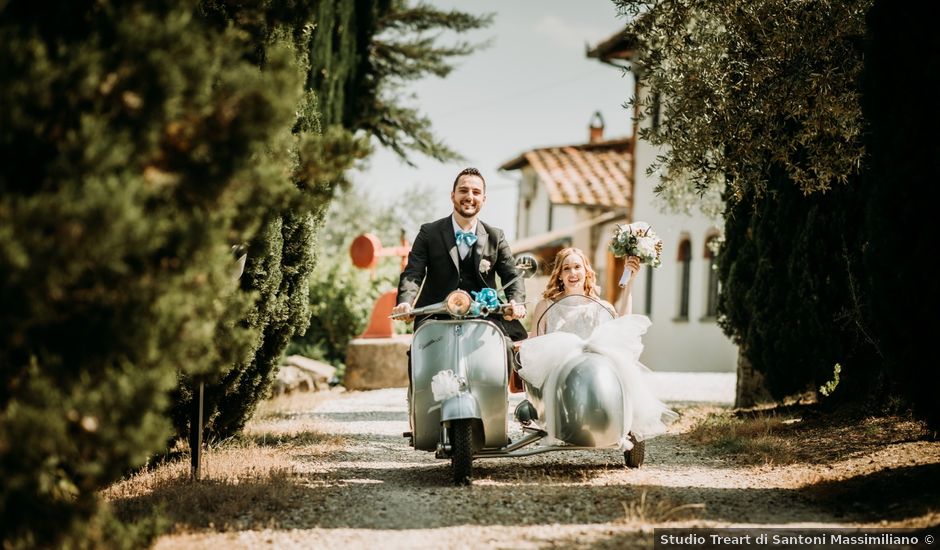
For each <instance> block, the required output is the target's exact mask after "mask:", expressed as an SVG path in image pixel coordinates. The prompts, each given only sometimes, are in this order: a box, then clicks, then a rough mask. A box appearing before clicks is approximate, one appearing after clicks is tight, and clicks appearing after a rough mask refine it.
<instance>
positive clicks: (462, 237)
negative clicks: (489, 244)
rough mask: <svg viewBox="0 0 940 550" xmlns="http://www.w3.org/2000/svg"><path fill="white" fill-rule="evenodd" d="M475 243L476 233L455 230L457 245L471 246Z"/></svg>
mask: <svg viewBox="0 0 940 550" xmlns="http://www.w3.org/2000/svg"><path fill="white" fill-rule="evenodd" d="M476 242H477V236H476V233H471V232H469V231H461V230H459V229H458V230H457V244H461V243H463V244H465V245H467V246H473V245H474V243H476Z"/></svg>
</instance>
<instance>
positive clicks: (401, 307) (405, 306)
mask: <svg viewBox="0 0 940 550" xmlns="http://www.w3.org/2000/svg"><path fill="white" fill-rule="evenodd" d="M409 311H411V304H409V303H408V302H402V303H400V304H398V305H397V306H395V307H394V308H392V315H394V314H396V313H408V312H409ZM397 320H398V321H404V322H406V323H410V322H412V321H414V320H415V316H414V315H408V316H405V317H399V318H398V319H397Z"/></svg>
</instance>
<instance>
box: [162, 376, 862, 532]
mask: <svg viewBox="0 0 940 550" xmlns="http://www.w3.org/2000/svg"><path fill="white" fill-rule="evenodd" d="M655 386H656V388H657V389H658V390H659V394H660V395H661V396H662V397H664V400H666V401H667V402H668V403H670V404H671V405H672V406H674V407H675V408H676V409H678V410H679V411H680V412H681V413H682V418H681V419H680V421H679V422H678V423H677V424H676V425H674V426H673V428H672V429H671V430H670V433H668V434H666V435H663V436H660V437H658V438H655V439H653V440H650V441H649V442H648V445H647V459H646V463H645V464H644V466H643V467H642V468H640V469H638V470H627V469H625V468H624V467H623V456H622V453H619V452H616V451H597V452H591V451H569V452H560V453H548V454H542V455H536V456H530V457H525V458H515V459H485V460H475V461H474V484H473V485H472V486H470V487H454V486H452V485H451V483H450V476H451V472H450V462H449V461H444V460H437V459H435V458H434V457H433V455H432V454H431V453H427V452H421V451H414V450H412V449H411V448H410V447H409V446H408V445H407V443H406V440H405V439H404V438H403V437H402V435H401V434H402V432H403V431H405V430H407V426H408V423H407V418H406V412H405V390H404V389H386V390H377V391H369V392H350V393H345V394H340V395H339V396H337V397H336V398H334V399H330V400H327V401H325V402H323V403H321V404H320V405H319V406H318V407H317V408H316V409H315V410H312V411H310V412H309V413H306V415H305V416H306V417H307V418H306V420H308V421H309V420H310V419H315V420H316V421H317V422H318V424H319V425H320V426H321V427H322V429H323V430H324V431H328V432H331V433H339V434H343V435H344V436H345V439H346V442H347V443H346V445H345V446H343V448H342V449H341V450H339V451H337V452H334V453H331V454H330V455H329V456H327V457H309V458H307V459H303V458H301V460H306V462H305V463H304V464H303V467H302V468H299V469H298V471H302V472H303V474H302V476H301V479H302V482H303V484H304V485H305V486H306V487H309V488H310V491H309V497H307V498H306V499H305V500H304V502H302V504H301V505H300V506H299V509H296V510H290V511H287V512H286V513H285V515H284V517H283V519H281V520H280V521H279V522H278V525H277V528H272V529H267V530H252V531H238V532H229V533H202V534H189V535H176V536H172V537H165V538H162V539H160V541H158V548H183V547H186V548H193V547H205V548H209V547H220V546H225V547H243V548H256V547H271V548H318V549H319V548H342V549H351V548H474V549H479V548H554V547H565V548H568V547H573V546H578V547H597V548H624V547H635V546H637V545H641V546H644V547H650V546H651V541H652V528H653V526H654V525H660V526H662V525H668V526H670V527H681V526H689V525H707V526H729V525H758V526H765V527H766V526H773V525H788V526H791V527H792V526H794V525H806V526H809V525H839V524H844V523H840V520H839V519H838V518H835V517H833V516H832V515H831V514H830V513H829V511H827V510H826V509H825V508H823V507H820V506H817V505H814V503H813V502H810V501H808V500H806V499H805V498H804V496H803V495H802V493H801V492H800V491H799V490H798V489H799V487H800V486H801V485H802V484H803V483H804V482H805V481H806V475H807V473H806V471H804V470H801V469H800V468H796V469H795V470H794V469H793V467H790V468H783V469H782V468H774V467H772V466H769V465H764V466H738V465H736V464H733V463H729V462H727V461H724V460H722V459H721V458H720V457H715V456H713V455H707V454H702V453H701V452H700V451H696V450H695V449H692V448H689V447H688V445H685V444H682V443H681V442H680V435H679V433H681V432H682V431H683V430H686V429H688V426H689V425H690V424H691V423H692V422H694V420H695V418H701V417H702V416H703V415H704V414H706V413H707V412H708V411H713V410H715V409H716V408H726V407H729V406H730V401H731V399H732V398H733V393H734V375H733V374H710V373H695V374H679V373H663V374H657V375H656V377H655ZM518 399H519V396H513V400H512V401H513V404H514V403H515V402H516V401H517V400H518ZM514 424H515V423H514V422H510V425H511V426H513V428H512V430H511V433H510V436H511V437H513V438H514V439H515V438H516V437H517V436H519V435H520V434H521V431H519V430H518V429H517V428H516V427H515V425H514Z"/></svg>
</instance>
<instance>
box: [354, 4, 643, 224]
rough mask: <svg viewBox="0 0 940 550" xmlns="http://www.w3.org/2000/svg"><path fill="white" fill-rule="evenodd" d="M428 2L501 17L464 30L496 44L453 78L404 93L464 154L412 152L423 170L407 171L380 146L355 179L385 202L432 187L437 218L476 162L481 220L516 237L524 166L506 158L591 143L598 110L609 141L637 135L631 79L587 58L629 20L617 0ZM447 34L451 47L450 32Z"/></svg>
mask: <svg viewBox="0 0 940 550" xmlns="http://www.w3.org/2000/svg"><path fill="white" fill-rule="evenodd" d="M429 3H430V4H432V5H434V6H436V7H438V8H440V9H445V10H449V9H460V10H462V11H467V12H471V13H476V14H481V13H494V14H495V19H494V21H493V23H492V25H490V26H489V27H487V28H486V29H483V30H480V31H475V32H473V33H466V34H465V35H463V37H464V38H465V39H467V40H469V41H471V42H474V43H476V42H483V41H487V40H489V41H491V45H490V47H489V48H487V49H484V50H480V51H477V52H475V53H473V54H471V55H469V56H467V57H463V58H460V59H458V60H457V61H456V69H455V70H454V71H453V72H451V74H450V75H448V76H447V77H446V78H443V79H441V78H436V77H427V78H425V79H423V80H422V81H420V82H417V83H415V84H413V85H412V86H410V87H409V88H408V89H407V90H406V93H409V94H413V95H414V97H413V98H412V99H410V100H409V101H408V102H409V103H410V104H412V105H416V106H418V107H419V109H420V110H421V112H422V113H424V114H425V115H426V116H427V117H428V118H430V120H431V122H432V128H433V131H434V133H435V135H436V136H437V137H438V138H439V139H442V140H443V141H444V142H445V143H447V144H448V145H449V146H450V147H451V148H452V149H454V150H456V151H457V152H458V153H460V154H461V155H463V156H464V157H465V159H466V160H464V161H457V162H450V163H444V164H442V163H440V162H438V161H436V160H433V159H429V158H426V157H422V156H420V155H414V156H413V158H412V161H413V162H415V163H416V164H417V166H416V167H410V166H408V165H407V164H405V163H404V162H401V161H400V160H398V158H397V157H396V156H395V155H394V153H392V152H390V151H388V150H384V149H382V148H381V146H380V145H378V144H377V143H376V144H375V145H376V150H375V152H374V153H373V155H372V156H371V157H370V159H369V160H368V161H367V164H365V165H364V166H363V167H362V168H360V169H358V170H355V171H354V172H353V173H352V174H351V179H352V181H353V183H354V185H356V187H357V188H359V189H362V190H365V191H367V192H368V193H369V194H370V195H371V196H372V197H374V198H375V199H377V200H379V201H382V200H388V199H390V198H392V197H394V196H395V195H396V194H397V193H400V192H401V190H402V189H405V188H409V187H413V186H416V185H422V186H431V187H432V189H431V196H429V197H428V200H429V201H433V203H434V207H433V211H434V213H435V214H434V218H433V219H437V218H439V217H443V216H446V215H447V214H449V213H450V212H451V211H452V206H451V203H450V191H451V186H452V184H453V181H454V177H455V176H456V175H457V173H458V172H460V170H461V169H463V168H464V167H466V166H475V167H477V168H479V169H480V171H481V172H482V173H483V175H484V177H485V178H486V184H487V200H486V203H485V205H484V208H483V211H482V213H481V215H480V218H481V219H482V220H484V221H486V222H487V223H489V224H491V225H494V226H496V227H499V228H500V229H503V230H504V231H505V232H506V235H507V238H508V239H509V240H510V241H512V239H514V238H515V234H516V227H515V223H516V214H515V213H516V192H517V185H518V181H519V171H511V172H500V171H499V170H498V168H499V166H500V165H501V164H503V163H504V162H506V161H508V160H511V159H513V158H515V157H517V156H518V155H520V154H521V153H523V152H525V151H527V150H529V149H533V148H537V147H544V146H553V145H569V144H576V143H584V142H586V141H587V136H588V125H589V123H590V119H591V116H592V115H593V114H594V112H595V111H600V113H601V115H602V116H603V118H604V122H605V131H604V137H605V138H616V137H625V136H629V135H631V134H632V123H631V121H630V112H628V111H627V110H626V109H625V108H624V107H623V103H624V102H625V101H627V100H628V99H629V98H630V96H631V95H632V93H633V78H632V76H630V75H624V74H623V72H622V71H621V70H619V69H617V68H615V67H612V66H610V65H605V64H603V63H600V62H599V61H597V60H596V59H588V58H587V57H586V55H585V52H586V45H591V46H595V45H597V44H598V43H599V42H601V41H603V40H605V39H607V38H608V37H610V36H612V35H613V34H614V33H615V32H617V31H618V30H620V29H622V28H623V27H624V25H625V20H624V19H623V18H620V17H618V15H617V10H616V8H615V7H614V4H613V2H611V1H610V0H567V1H565V0H509V1H507V0H477V1H474V2H459V1H458V0H434V1H431V2H429ZM442 40H444V41H445V43H448V42H447V40H452V37H448V36H444V37H442ZM428 221H431V220H428ZM408 229H409V230H411V231H414V232H416V231H417V228H408ZM410 238H412V239H413V238H414V235H411V237H410Z"/></svg>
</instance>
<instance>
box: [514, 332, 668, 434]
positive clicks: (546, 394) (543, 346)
mask: <svg viewBox="0 0 940 550" xmlns="http://www.w3.org/2000/svg"><path fill="white" fill-rule="evenodd" d="M650 324H651V323H650V320H649V318H647V317H646V316H645V315H625V316H623V317H619V318H617V319H614V320H612V321H608V322H606V323H602V324H600V325H598V326H597V327H595V328H594V330H593V332H591V334H590V336H588V338H586V339H584V338H581V337H580V336H578V335H576V334H572V333H568V332H553V333H550V334H545V335H542V336H537V337H534V338H530V339H528V340H525V341H523V342H522V343H521V348H520V362H521V364H522V367H521V368H520V369H519V375H520V376H521V377H522V379H523V380H525V381H526V382H527V383H528V384H529V385H530V386H532V387H534V388H537V389H538V393H539V394H540V395H541V396H542V398H543V399H547V400H548V401H551V399H550V396H554V395H556V392H555V385H556V384H557V383H558V380H557V378H558V377H557V376H555V374H556V373H557V372H558V371H559V370H560V369H561V367H563V366H564V365H565V364H566V363H568V362H569V361H573V360H577V359H578V357H579V356H581V355H582V354H584V353H596V354H599V355H601V356H603V357H604V358H606V359H608V360H609V362H608V363H607V364H609V365H611V366H612V368H613V369H614V371H615V374H616V377H617V379H618V380H619V382H620V386H621V389H622V393H623V398H624V399H623V420H624V421H623V434H622V438H621V445H622V446H623V447H624V448H626V449H629V448H630V447H631V446H632V444H631V443H630V441H629V435H630V434H631V433H632V434H633V436H634V437H635V438H636V440H637V441H642V440H644V439H649V438H651V437H654V436H656V435H659V434H662V433H664V432H665V431H666V429H667V427H668V425H669V424H670V423H671V422H673V421H675V420H676V419H677V418H678V415H677V414H676V413H675V412H673V411H672V410H670V409H669V408H668V407H667V406H666V405H665V404H664V403H663V402H662V401H660V400H659V399H657V398H656V396H655V395H654V394H653V391H652V390H651V388H650V384H649V380H648V377H649V374H650V370H649V369H648V368H646V366H644V365H643V364H642V363H640V361H639V359H640V353H642V351H643V341H642V336H643V334H645V333H646V331H647V329H648V328H649V327H650ZM553 405H554V404H553V403H551V402H545V403H544V416H545V417H546V418H541V419H540V425H541V426H542V427H543V428H544V429H546V430H547V431H548V432H549V437H550V438H553V439H555V438H557V435H558V434H555V433H552V426H553V425H554V422H551V421H546V420H547V419H549V418H550V415H552V414H554V413H555V407H554V406H553Z"/></svg>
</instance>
